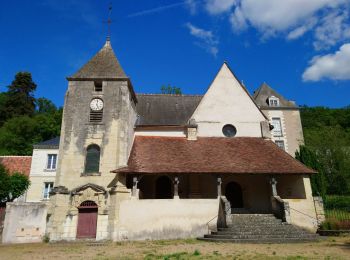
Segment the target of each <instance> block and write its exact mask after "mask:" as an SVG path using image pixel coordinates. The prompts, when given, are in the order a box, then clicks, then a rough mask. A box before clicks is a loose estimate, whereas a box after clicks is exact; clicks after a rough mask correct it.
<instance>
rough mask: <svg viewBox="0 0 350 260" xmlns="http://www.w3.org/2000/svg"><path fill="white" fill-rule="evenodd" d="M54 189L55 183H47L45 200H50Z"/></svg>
mask: <svg viewBox="0 0 350 260" xmlns="http://www.w3.org/2000/svg"><path fill="white" fill-rule="evenodd" d="M52 188H53V182H45V186H44V194H43V199H44V200H47V199H49V198H50V191H51V190H52Z"/></svg>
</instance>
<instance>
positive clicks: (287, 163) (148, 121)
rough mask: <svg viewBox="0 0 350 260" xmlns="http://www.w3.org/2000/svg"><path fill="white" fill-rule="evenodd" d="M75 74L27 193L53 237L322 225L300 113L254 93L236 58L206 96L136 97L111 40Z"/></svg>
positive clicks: (264, 90) (266, 90) (267, 94)
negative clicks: (40, 207)
mask: <svg viewBox="0 0 350 260" xmlns="http://www.w3.org/2000/svg"><path fill="white" fill-rule="evenodd" d="M67 79H68V90H67V92H66V95H65V103H64V112H63V121H62V128H61V136H60V138H56V139H53V140H49V141H47V142H43V143H41V144H38V145H36V146H35V147H34V152H33V159H32V171H31V181H32V186H31V187H30V189H29V190H28V193H27V198H26V201H27V203H42V204H45V207H46V210H47V212H46V214H47V218H46V220H47V223H46V227H44V231H43V232H45V233H46V234H48V235H49V237H50V240H52V241H56V240H75V239H81V238H87V239H96V240H105V239H106V240H107V239H108V240H113V241H119V240H140V239H168V238H186V237H203V236H204V235H205V234H207V233H208V230H211V231H213V230H217V229H218V228H225V227H228V226H234V223H235V222H234V221H235V218H236V217H237V219H238V218H240V217H241V216H246V217H253V216H254V217H259V216H260V217H264V216H265V217H266V216H270V217H271V216H274V217H273V218H274V220H276V221H277V220H278V219H280V221H283V223H288V224H291V226H295V227H298V228H300V230H302V229H303V230H304V229H306V230H309V231H312V232H314V231H315V230H316V228H317V214H316V213H317V210H316V207H315V200H314V198H313V196H312V192H311V186H310V175H311V174H315V172H314V171H313V170H311V169H309V168H307V167H306V166H304V165H303V164H301V163H300V162H298V161H297V160H295V159H294V158H293V157H294V154H295V151H296V150H297V149H298V147H299V145H300V144H303V133H302V126H301V121H300V114H299V109H298V107H297V105H296V104H295V103H294V102H292V101H288V100H286V99H285V98H284V97H283V96H281V95H280V94H278V93H277V92H276V91H274V90H273V89H272V88H271V87H269V86H268V85H267V84H266V83H264V84H262V85H261V87H260V88H259V89H257V90H256V91H255V92H254V94H253V95H250V94H249V92H248V91H247V89H246V88H245V86H244V85H243V84H242V83H241V82H240V81H239V80H238V79H237V77H236V76H235V74H234V73H233V71H232V70H231V69H230V67H229V66H228V64H227V63H226V62H225V63H224V64H223V65H222V66H221V68H220V69H219V71H218V73H217V74H216V76H215V77H214V79H213V81H212V82H211V84H210V86H209V88H208V90H207V91H206V93H205V94H204V95H170V94H169V95H168V94H136V93H135V92H134V88H133V85H132V82H131V80H130V78H129V77H128V76H127V75H126V74H125V72H124V70H123V68H122V67H121V65H120V63H119V61H118V59H117V57H116V55H115V53H114V51H113V49H112V46H111V43H110V41H109V40H107V41H106V43H105V45H104V46H103V48H102V49H101V50H100V51H99V52H98V53H97V54H96V55H95V56H94V57H93V58H92V59H91V60H90V61H88V62H87V63H86V64H85V65H84V66H83V67H82V68H81V69H80V70H79V71H78V72H76V73H75V74H73V75H72V76H70V77H68V78H67ZM56 165H57V167H56ZM44 168H45V170H43V169H44ZM272 214H273V215H272ZM305 232H306V231H305Z"/></svg>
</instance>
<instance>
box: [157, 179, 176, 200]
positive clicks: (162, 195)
mask: <svg viewBox="0 0 350 260" xmlns="http://www.w3.org/2000/svg"><path fill="white" fill-rule="evenodd" d="M171 188H172V184H171V180H170V178H169V177H168V176H161V177H159V178H158V179H157V180H156V199H171V198H172V197H173V196H172V189H171Z"/></svg>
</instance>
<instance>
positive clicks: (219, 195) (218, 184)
mask: <svg viewBox="0 0 350 260" xmlns="http://www.w3.org/2000/svg"><path fill="white" fill-rule="evenodd" d="M221 184H222V180H221V177H217V189H218V198H219V197H221V195H222V194H221Z"/></svg>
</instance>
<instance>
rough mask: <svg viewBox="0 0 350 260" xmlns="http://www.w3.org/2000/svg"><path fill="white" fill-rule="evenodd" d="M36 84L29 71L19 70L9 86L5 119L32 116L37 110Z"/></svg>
mask: <svg viewBox="0 0 350 260" xmlns="http://www.w3.org/2000/svg"><path fill="white" fill-rule="evenodd" d="M35 90H36V84H35V83H34V82H33V80H32V75H31V74H30V73H29V72H18V73H17V74H16V76H15V79H14V80H13V81H12V83H11V85H10V86H8V91H7V93H6V95H7V98H6V102H5V106H6V107H5V111H4V112H5V119H10V118H13V117H15V116H23V115H27V116H32V115H33V114H34V112H35V98H34V92H35Z"/></svg>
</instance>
